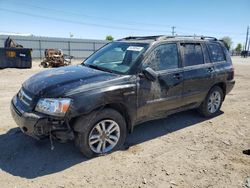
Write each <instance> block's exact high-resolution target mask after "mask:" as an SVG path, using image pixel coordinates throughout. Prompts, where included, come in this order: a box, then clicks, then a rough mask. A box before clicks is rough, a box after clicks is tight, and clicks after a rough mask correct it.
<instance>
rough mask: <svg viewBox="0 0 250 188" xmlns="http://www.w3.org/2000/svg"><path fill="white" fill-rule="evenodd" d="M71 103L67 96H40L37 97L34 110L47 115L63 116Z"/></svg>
mask: <svg viewBox="0 0 250 188" xmlns="http://www.w3.org/2000/svg"><path fill="white" fill-rule="evenodd" d="M70 103H71V99H68V98H58V99H53V98H42V99H39V101H38V103H37V105H36V108H35V110H36V111H37V112H41V113H44V114H48V115H54V116H60V117H63V116H65V113H66V112H67V111H68V109H69V106H70Z"/></svg>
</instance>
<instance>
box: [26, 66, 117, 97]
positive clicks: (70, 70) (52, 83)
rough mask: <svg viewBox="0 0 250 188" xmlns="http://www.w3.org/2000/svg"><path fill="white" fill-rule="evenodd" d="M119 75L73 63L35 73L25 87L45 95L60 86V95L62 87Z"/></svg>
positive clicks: (66, 87)
mask: <svg viewBox="0 0 250 188" xmlns="http://www.w3.org/2000/svg"><path fill="white" fill-rule="evenodd" d="M117 77H119V76H118V75H116V74H112V73H108V72H103V71H100V70H96V69H92V68H88V67H86V66H83V65H72V66H67V67H61V68H55V69H50V70H46V71H42V72H40V73H38V74H35V75H33V76H31V77H30V78H29V79H28V80H26V81H25V82H24V83H23V87H24V89H26V90H28V91H29V92H31V93H33V94H34V95H44V94H46V93H49V92H52V91H54V92H55V90H56V89H57V88H58V89H59V88H60V92H59V91H57V94H58V95H60V94H62V92H63V91H62V88H63V90H67V89H69V88H72V87H77V86H79V85H85V84H90V83H95V82H100V81H107V80H111V79H114V78H117ZM59 93H60V94H59Z"/></svg>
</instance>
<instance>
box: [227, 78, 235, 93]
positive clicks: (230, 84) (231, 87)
mask: <svg viewBox="0 0 250 188" xmlns="http://www.w3.org/2000/svg"><path fill="white" fill-rule="evenodd" d="M234 85H235V80H230V81H227V86H226V87H227V88H226V94H228V93H229V92H230V91H232V89H233V87H234Z"/></svg>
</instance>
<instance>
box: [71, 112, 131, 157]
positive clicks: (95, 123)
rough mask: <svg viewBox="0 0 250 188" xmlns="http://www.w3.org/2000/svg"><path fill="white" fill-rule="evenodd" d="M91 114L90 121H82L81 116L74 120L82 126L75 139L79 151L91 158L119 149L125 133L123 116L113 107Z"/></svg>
mask: <svg viewBox="0 0 250 188" xmlns="http://www.w3.org/2000/svg"><path fill="white" fill-rule="evenodd" d="M91 115H93V117H92V118H91V120H90V122H84V119H83V118H80V119H78V121H77V122H76V123H77V124H79V123H80V124H81V126H84V128H83V131H81V132H78V133H77V135H76V140H75V143H76V145H77V147H78V148H79V149H80V151H81V152H82V153H83V154H84V155H85V156H86V157H88V158H91V157H95V156H99V155H103V154H106V153H110V152H112V151H115V150H118V149H120V148H121V146H122V145H123V144H124V142H125V139H126V134H127V133H126V122H125V120H124V118H123V116H122V115H121V114H120V113H119V112H117V111H115V110H113V109H104V110H101V111H99V112H96V113H94V114H90V116H91Z"/></svg>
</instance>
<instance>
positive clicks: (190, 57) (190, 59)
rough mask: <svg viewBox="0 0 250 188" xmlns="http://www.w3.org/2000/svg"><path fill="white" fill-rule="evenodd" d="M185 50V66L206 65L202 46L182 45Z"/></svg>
mask: <svg viewBox="0 0 250 188" xmlns="http://www.w3.org/2000/svg"><path fill="white" fill-rule="evenodd" d="M181 46H182V49H183V60H184V65H185V66H193V65H200V64H203V63H204V59H203V53H202V49H201V45H200V44H189V43H183V44H181Z"/></svg>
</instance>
